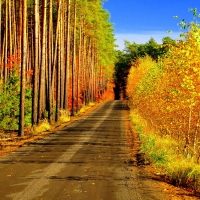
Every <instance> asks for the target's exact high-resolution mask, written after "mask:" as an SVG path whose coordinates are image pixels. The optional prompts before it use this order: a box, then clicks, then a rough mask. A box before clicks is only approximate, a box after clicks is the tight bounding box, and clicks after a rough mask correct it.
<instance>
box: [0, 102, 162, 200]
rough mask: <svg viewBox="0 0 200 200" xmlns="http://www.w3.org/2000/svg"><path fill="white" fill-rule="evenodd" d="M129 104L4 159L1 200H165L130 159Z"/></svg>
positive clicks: (103, 110) (102, 110)
mask: <svg viewBox="0 0 200 200" xmlns="http://www.w3.org/2000/svg"><path fill="white" fill-rule="evenodd" d="M127 120H129V117H128V110H127V106H126V102H125V101H121V100H119V101H107V102H105V103H103V104H102V105H101V106H100V107H98V108H97V109H96V110H95V111H94V112H92V113H91V114H89V115H87V116H85V117H82V118H81V119H80V120H77V121H75V122H74V123H71V124H70V125H68V126H66V127H64V128H63V129H62V130H60V131H57V132H54V133H53V134H50V135H48V136H46V137H44V138H43V139H41V140H38V141H35V142H32V143H30V144H29V145H28V146H25V147H21V148H19V149H18V150H17V151H15V152H13V153H11V154H9V155H6V156H4V157H3V158H1V159H0V199H1V200H4V199H5V200H9V199H10V200H32V199H34V200H35V199H37V200H65V199H66V200H67V199H72V200H85V199H86V200H139V199H141V200H146V199H147V200H151V199H152V200H156V199H158V200H161V199H165V197H164V194H163V193H162V191H161V189H160V188H159V186H158V183H157V181H154V180H148V178H146V177H145V176H144V175H141V174H140V173H139V171H138V168H137V167H136V166H133V165H130V163H128V162H126V161H127V160H129V159H130V153H129V147H128V145H127V139H126V123H125V122H126V121H127Z"/></svg>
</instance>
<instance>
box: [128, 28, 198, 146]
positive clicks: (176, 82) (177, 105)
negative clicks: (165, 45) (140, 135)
mask: <svg viewBox="0 0 200 200" xmlns="http://www.w3.org/2000/svg"><path fill="white" fill-rule="evenodd" d="M199 38H200V29H199V28H197V27H196V26H192V27H191V29H190V32H189V33H188V35H187V36H186V38H185V41H179V42H178V43H177V44H176V45H172V46H170V47H169V48H170V49H169V51H168V53H167V55H166V56H165V58H163V59H162V60H159V61H158V62H157V63H155V62H153V61H152V60H150V59H149V58H147V57H144V58H140V59H139V60H137V62H136V63H134V67H132V68H131V70H130V74H129V77H128V85H127V92H128V93H129V95H130V97H131V100H132V102H134V104H135V105H136V106H137V109H138V110H139V112H140V114H141V115H142V116H143V117H144V118H146V119H147V121H149V123H151V124H152V125H154V126H155V127H156V129H157V130H159V131H160V132H161V134H166V133H168V134H171V135H173V137H174V138H175V139H179V140H181V141H187V142H188V144H190V145H191V147H192V146H193V145H194V143H195V142H196V140H197V141H199V142H200V130H198V125H197V122H198V121H199V111H200V39H199ZM194 135H196V136H198V138H196V139H195V138H194V137H193V136H194ZM188 144H187V145H188Z"/></svg>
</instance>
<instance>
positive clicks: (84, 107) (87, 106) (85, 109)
mask: <svg viewBox="0 0 200 200" xmlns="http://www.w3.org/2000/svg"><path fill="white" fill-rule="evenodd" d="M93 106H95V103H94V102H90V103H89V104H88V105H86V106H83V107H81V109H80V110H79V113H80V114H81V113H84V112H86V111H87V110H88V109H90V108H92V107H93Z"/></svg>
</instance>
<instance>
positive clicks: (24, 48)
mask: <svg viewBox="0 0 200 200" xmlns="http://www.w3.org/2000/svg"><path fill="white" fill-rule="evenodd" d="M22 11H23V12H22V16H23V26H22V27H23V29H22V38H23V40H22V65H21V90H20V119H19V132H18V135H19V136H24V102H25V70H26V63H27V0H22Z"/></svg>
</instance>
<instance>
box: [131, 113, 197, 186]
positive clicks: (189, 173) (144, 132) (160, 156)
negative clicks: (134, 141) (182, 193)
mask: <svg viewBox="0 0 200 200" xmlns="http://www.w3.org/2000/svg"><path fill="white" fill-rule="evenodd" d="M130 117H131V121H132V123H133V124H134V125H135V130H136V131H137V132H138V133H139V138H140V141H141V148H140V153H144V155H145V162H147V163H152V164H153V165H154V166H155V167H156V168H157V170H159V171H160V172H159V174H162V175H163V174H164V176H165V177H166V179H167V180H169V181H170V182H171V183H173V184H174V185H177V186H184V187H190V188H192V189H194V190H199V189H200V165H198V164H197V163H195V158H194V157H186V156H185V155H184V154H183V153H181V152H180V151H179V149H180V144H179V143H178V142H177V141H175V140H174V139H172V138H171V137H170V136H160V135H159V133H157V132H156V131H155V130H151V129H150V127H148V125H147V123H146V121H145V120H144V119H143V118H142V117H140V115H139V114H138V113H137V111H136V110H133V111H131V115H130Z"/></svg>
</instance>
